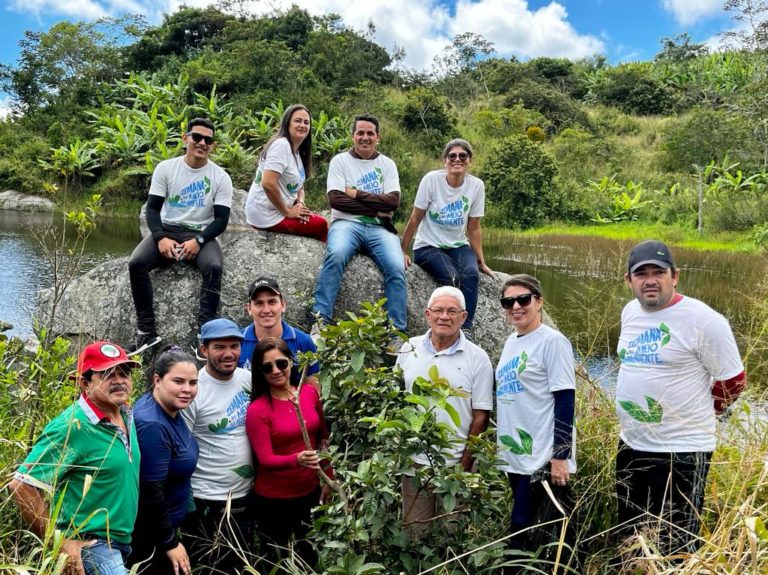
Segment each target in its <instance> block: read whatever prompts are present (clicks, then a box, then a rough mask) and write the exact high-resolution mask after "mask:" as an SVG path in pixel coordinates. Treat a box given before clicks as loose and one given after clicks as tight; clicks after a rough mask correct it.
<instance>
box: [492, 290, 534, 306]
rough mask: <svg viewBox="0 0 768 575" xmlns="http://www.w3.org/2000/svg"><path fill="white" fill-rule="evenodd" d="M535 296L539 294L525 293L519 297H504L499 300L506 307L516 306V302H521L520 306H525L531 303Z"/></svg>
mask: <svg viewBox="0 0 768 575" xmlns="http://www.w3.org/2000/svg"><path fill="white" fill-rule="evenodd" d="M535 297H537V296H535V295H533V294H532V293H524V294H523V295H519V296H517V297H511V296H507V297H503V298H501V300H499V301H501V307H503V308H504V309H512V308H513V307H515V302H517V303H518V304H520V307H525V306H527V305H530V303H531V300H533V298H535Z"/></svg>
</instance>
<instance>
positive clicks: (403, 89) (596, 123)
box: [0, 2, 768, 244]
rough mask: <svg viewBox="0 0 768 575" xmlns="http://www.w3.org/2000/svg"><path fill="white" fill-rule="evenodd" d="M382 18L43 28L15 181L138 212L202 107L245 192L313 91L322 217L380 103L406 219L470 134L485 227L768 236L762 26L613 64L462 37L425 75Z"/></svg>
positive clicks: (9, 76) (225, 18) (19, 100)
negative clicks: (513, 52)
mask: <svg viewBox="0 0 768 575" xmlns="http://www.w3.org/2000/svg"><path fill="white" fill-rule="evenodd" d="M730 4H732V5H734V6H735V8H734V10H735V11H736V15H737V16H739V15H741V16H748V14H747V13H746V12H739V10H740V5H742V4H744V3H742V2H731V3H730ZM747 4H750V3H747ZM373 26H374V24H371V25H370V28H369V30H367V31H365V32H358V31H355V30H352V29H350V28H349V27H347V26H345V24H344V23H343V22H342V21H341V20H340V19H339V18H338V17H336V16H324V17H312V16H310V15H309V14H308V13H307V12H305V11H304V10H301V9H299V8H297V7H293V8H291V9H290V10H287V11H284V12H279V13H276V14H273V15H270V16H263V17H258V18H256V17H249V16H243V15H237V16H235V15H232V14H229V13H226V12H223V11H221V10H219V9H216V8H207V9H197V8H183V9H181V10H180V11H178V12H176V13H174V14H171V15H168V16H166V17H165V19H164V21H163V22H162V23H161V24H160V25H158V26H153V27H148V26H147V25H146V24H145V23H143V21H142V20H141V19H140V18H138V17H135V18H122V19H119V20H101V21H98V22H95V23H71V22H61V23H59V24H56V25H54V26H53V27H52V28H51V29H50V30H48V31H47V32H42V33H32V32H29V33H27V35H26V38H25V39H24V41H23V42H22V43H21V55H20V57H19V60H18V62H17V63H16V64H15V65H5V66H2V67H1V68H0V81H2V83H3V88H4V89H5V90H6V91H8V92H9V93H11V94H12V95H13V97H14V103H15V106H16V113H15V114H14V115H13V116H12V117H10V118H8V119H6V120H5V121H2V122H0V144H2V146H0V187H3V188H14V189H18V190H21V191H25V192H31V193H46V192H45V190H48V191H49V192H58V194H59V195H60V196H64V197H67V195H68V194H70V192H74V194H75V195H76V196H80V195H82V194H83V193H84V192H86V191H87V192H88V195H90V194H91V193H100V194H101V195H102V196H103V197H104V202H105V205H107V206H110V205H112V206H115V205H121V206H125V205H127V206H129V207H131V209H133V208H135V205H136V201H137V200H139V199H141V198H142V197H143V195H144V194H145V193H146V189H147V179H148V177H149V174H150V173H151V171H152V169H153V167H154V165H155V164H156V163H157V162H158V161H159V160H161V159H163V158H166V157H170V156H173V155H176V154H178V153H179V150H180V141H179V133H180V131H181V129H182V127H183V125H184V120H185V119H187V118H188V117H189V116H191V115H195V114H206V115H209V116H211V117H212V118H213V119H214V121H215V122H216V123H217V125H218V126H221V130H220V132H219V147H218V149H217V152H216V154H215V158H216V160H217V161H218V162H219V163H221V164H222V165H223V166H225V167H226V168H227V169H229V170H230V171H231V173H232V175H233V177H234V180H235V182H236V184H237V185H238V186H240V187H245V188H247V187H248V185H249V184H250V179H251V177H252V174H253V172H254V170H255V164H256V157H257V154H258V150H259V148H260V146H261V145H262V144H263V143H264V142H265V141H266V139H267V138H268V137H269V136H270V134H271V133H272V131H273V130H274V128H275V124H276V122H277V120H278V118H279V116H280V113H281V112H282V109H283V106H287V105H288V104H290V103H293V102H303V103H304V104H306V105H308V106H309V107H310V109H311V110H312V111H313V116H314V123H315V126H314V138H313V140H314V142H315V144H316V149H315V153H316V155H317V158H316V159H317V161H316V166H317V167H318V169H317V170H316V173H315V178H314V179H313V180H312V181H311V183H310V189H309V199H310V202H311V203H313V204H314V207H316V208H323V207H325V201H324V197H323V194H322V189H323V180H324V178H323V176H324V171H325V169H326V166H327V160H328V158H329V157H330V156H331V155H333V154H334V153H336V152H337V151H339V150H340V149H344V147H345V146H347V145H348V143H349V142H348V138H347V134H348V122H349V118H350V117H351V116H353V115H355V114H357V113H361V112H372V113H375V114H377V115H379V116H380V117H381V118H382V121H383V141H382V149H383V150H384V151H385V152H386V153H387V154H389V155H391V156H392V157H393V158H394V159H395V160H396V162H397V163H398V167H399V169H400V173H401V180H402V185H403V190H404V195H405V197H404V202H403V207H402V208H401V209H400V212H399V214H398V217H399V219H401V220H402V219H404V218H405V217H407V213H408V210H409V208H410V205H411V201H412V198H413V195H414V193H415V188H416V186H417V184H418V181H419V179H420V178H421V176H422V175H423V174H424V173H425V172H426V171H427V170H428V169H430V168H433V167H435V166H436V165H438V160H437V155H438V151H439V150H440V148H441V146H442V144H443V143H444V142H445V141H446V140H447V139H448V138H450V137H452V136H462V137H465V138H467V139H469V140H470V141H471V142H473V143H474V144H475V146H476V148H477V153H476V157H475V162H474V166H473V170H474V171H475V173H477V174H478V175H480V176H481V177H483V178H484V179H485V180H486V182H487V184H488V195H489V198H490V199H491V200H492V201H491V202H489V206H488V224H489V225H495V226H499V227H509V228H527V227H531V226H537V225H541V224H542V223H546V222H550V221H565V222H574V223H594V222H598V223H609V222H617V221H646V222H661V223H663V224H674V225H677V226H680V227H682V228H689V229H693V228H695V227H696V226H697V225H699V218H701V226H703V228H704V229H706V230H709V231H718V230H742V231H753V237H754V240H755V241H756V242H757V243H758V244H760V243H762V244H765V243H766V242H768V239H766V238H768V229H767V228H766V225H765V222H766V219H768V196H766V193H765V192H766V186H768V176H767V175H766V173H767V172H766V170H768V123H766V120H765V118H766V117H768V100H766V98H765V94H766V93H767V91H766V88H768V72H766V71H767V70H768V66H767V64H768V55H767V54H766V51H765V46H764V42H763V41H762V37H763V31H762V28H759V27H758V28H756V29H753V30H752V32H751V33H750V31H749V29H746V31H745V32H743V33H742V36H743V37H742V38H740V40H741V44H740V48H738V49H733V50H731V51H724V52H716V53H710V52H709V51H708V50H707V49H706V48H705V47H704V46H703V45H699V44H695V43H693V42H692V41H691V39H690V37H688V36H687V35H686V34H683V35H680V36H677V37H675V38H665V39H663V40H662V42H661V50H660V52H659V54H658V55H657V56H656V57H655V58H654V60H653V61H649V62H634V63H626V64H621V65H617V66H610V65H608V64H607V63H606V61H605V59H604V58H602V57H600V56H595V57H591V58H587V59H584V60H580V61H569V60H566V59H561V58H535V59H532V60H530V61H527V62H521V61H518V60H517V59H515V58H514V57H512V58H508V59H505V58H500V57H497V56H496V53H495V51H494V48H493V45H492V44H491V43H490V42H488V41H486V40H485V39H484V38H483V37H482V36H479V35H477V34H473V33H466V34H462V35H459V36H457V37H456V38H455V39H454V41H453V42H452V43H451V44H450V45H448V46H446V48H445V50H444V52H443V55H442V56H441V57H439V58H438V59H436V61H435V63H434V67H433V69H432V70H430V71H428V72H414V71H410V70H407V69H404V67H403V66H402V56H403V54H402V53H394V54H390V53H388V52H387V51H386V50H385V49H384V48H382V47H381V46H379V45H377V44H376V43H375V42H373V40H372V37H373V32H374V30H375V29H374V28H373ZM70 197H71V194H70ZM68 201H71V199H67V200H65V203H66V202H68ZM700 206H701V209H700Z"/></svg>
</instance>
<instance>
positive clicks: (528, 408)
mask: <svg viewBox="0 0 768 575" xmlns="http://www.w3.org/2000/svg"><path fill="white" fill-rule="evenodd" d="M575 388H576V370H575V366H574V360H573V347H572V346H571V342H570V341H568V339H567V338H566V337H565V336H564V335H563V334H561V333H560V332H559V331H557V330H555V329H552V328H551V327H549V326H547V325H540V326H539V327H537V328H536V329H535V330H534V331H532V332H530V333H527V334H525V335H524V336H521V337H518V336H517V334H515V333H513V334H512V335H510V336H509V338H508V339H507V341H506V343H505V344H504V350H503V351H502V352H501V358H500V359H499V366H498V367H497V368H496V420H497V426H498V428H497V430H496V435H497V438H498V443H499V446H500V447H501V451H500V453H499V454H500V455H501V458H502V459H503V460H504V461H506V465H504V466H502V469H503V470H504V471H505V472H507V473H519V474H521V475H531V474H532V473H533V472H535V471H537V470H539V469H541V468H542V467H543V466H544V465H545V464H546V463H547V462H549V461H550V460H551V459H552V454H553V452H554V443H555V411H554V410H555V397H554V395H552V392H554V391H559V390H562V389H575ZM575 431H576V426H575V424H574V433H573V446H572V447H571V457H570V459H568V471H569V472H570V473H575V472H576V433H575Z"/></svg>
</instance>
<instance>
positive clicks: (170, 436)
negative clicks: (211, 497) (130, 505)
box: [128, 346, 198, 575]
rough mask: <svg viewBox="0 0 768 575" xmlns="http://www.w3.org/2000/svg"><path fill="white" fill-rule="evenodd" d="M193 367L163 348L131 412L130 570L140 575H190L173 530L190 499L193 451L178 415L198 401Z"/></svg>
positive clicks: (179, 352) (190, 361)
mask: <svg viewBox="0 0 768 575" xmlns="http://www.w3.org/2000/svg"><path fill="white" fill-rule="evenodd" d="M197 374H198V370H197V365H196V364H195V360H194V359H193V358H192V357H191V356H190V355H189V354H187V353H185V352H183V351H182V350H181V348H179V347H175V346H173V347H172V346H168V347H166V348H165V349H163V350H161V351H160V353H159V354H158V355H157V357H156V359H155V362H154V366H153V369H152V379H151V382H150V390H149V391H148V392H147V393H145V394H144V395H142V396H141V398H140V399H139V400H138V401H137V402H136V405H135V407H134V410H133V414H134V420H135V422H136V433H137V435H138V438H139V448H140V450H141V472H140V476H139V481H140V485H139V513H138V517H137V518H136V526H135V528H134V531H133V540H132V542H131V546H132V547H133V552H132V553H131V556H130V557H129V560H128V563H129V565H134V564H136V563H140V562H142V565H141V566H140V567H139V572H140V573H142V574H144V575H180V574H182V573H183V574H185V575H189V574H190V573H191V572H192V569H191V565H190V561H189V557H188V555H187V551H186V549H185V548H184V545H182V544H181V542H180V541H179V540H178V536H177V528H178V527H179V526H180V525H181V522H182V521H183V519H184V516H185V515H186V514H187V503H188V501H189V500H190V499H191V494H190V492H191V489H192V487H191V483H190V477H191V476H192V472H193V471H194V470H195V467H196V466H197V457H198V445H197V440H196V439H195V438H194V437H193V436H192V433H191V432H190V431H189V429H188V428H187V426H186V425H185V423H184V420H183V418H181V417H179V411H181V410H182V409H184V408H186V407H187V406H188V405H189V404H190V403H192V400H193V399H195V396H196V395H197Z"/></svg>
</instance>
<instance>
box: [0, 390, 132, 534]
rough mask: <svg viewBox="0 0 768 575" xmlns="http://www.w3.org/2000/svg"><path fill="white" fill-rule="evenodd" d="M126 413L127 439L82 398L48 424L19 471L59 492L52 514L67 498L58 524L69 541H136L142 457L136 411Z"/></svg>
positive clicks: (32, 481)
mask: <svg viewBox="0 0 768 575" xmlns="http://www.w3.org/2000/svg"><path fill="white" fill-rule="evenodd" d="M121 410H122V413H123V419H124V421H125V426H126V429H128V436H127V437H126V434H125V433H124V432H123V431H122V430H121V429H120V428H119V427H117V426H116V425H114V424H112V423H110V422H109V420H108V419H106V418H105V417H104V415H103V414H102V413H101V412H99V410H98V409H97V408H96V407H95V406H94V405H93V404H92V403H90V402H89V401H87V400H86V399H85V398H84V397H82V396H81V397H80V399H78V401H77V402H76V403H74V404H73V405H71V406H70V407H68V408H67V409H65V410H64V411H63V412H62V413H61V414H60V415H59V416H58V417H56V418H55V419H53V420H51V422H50V423H48V425H46V426H45V429H44V430H43V433H42V434H41V435H40V437H39V438H38V440H37V443H36V444H35V446H34V447H33V448H32V451H31V452H30V454H29V455H28V456H27V458H26V459H25V460H24V463H22V464H21V466H20V467H19V469H18V471H17V472H16V476H15V477H16V479H18V480H19V481H22V482H24V483H27V484H29V485H32V486H34V487H37V488H38V489H42V490H45V491H47V492H48V493H52V494H53V498H52V500H51V505H50V507H51V510H53V509H55V507H56V505H57V504H58V501H59V499H60V498H62V506H61V511H60V512H59V514H58V516H57V517H55V521H56V527H57V528H58V529H61V530H62V531H63V532H64V533H65V536H66V537H67V538H76V539H88V538H93V537H99V538H103V539H108V540H114V541H117V542H118V543H125V544H129V543H130V542H131V532H132V531H133V524H134V522H135V520H136V511H137V509H138V504H139V460H140V453H139V442H138V440H137V438H136V427H135V426H134V424H133V415H132V413H131V410H130V409H129V408H128V407H125V406H123V407H122V408H121ZM89 477H90V478H91V479H88V478H89ZM87 484H89V486H88V487H87V488H86V485H87Z"/></svg>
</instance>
